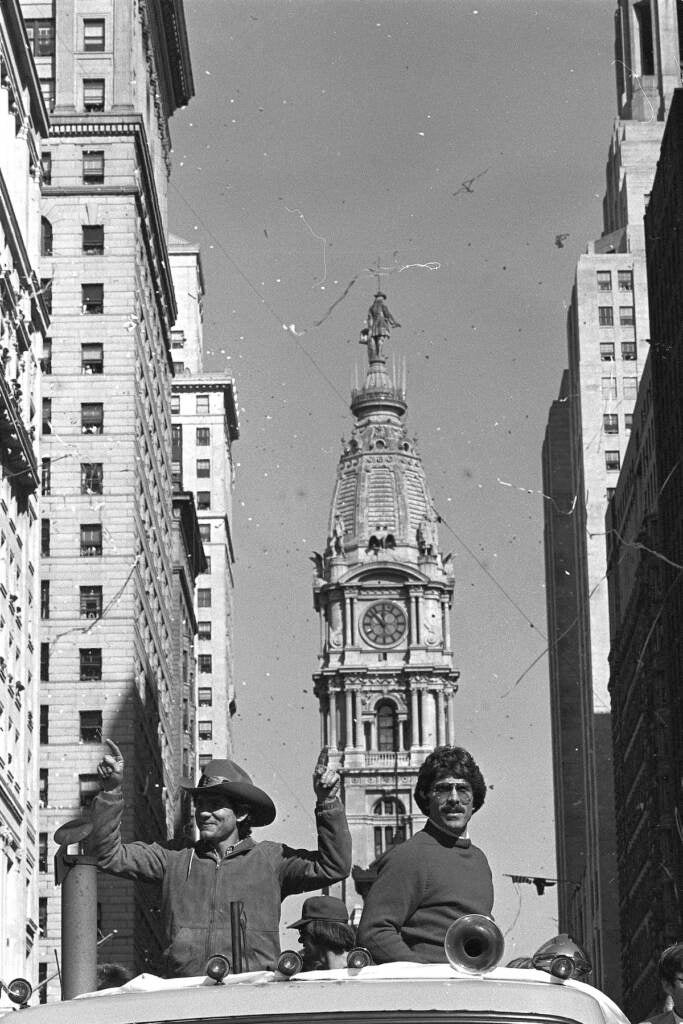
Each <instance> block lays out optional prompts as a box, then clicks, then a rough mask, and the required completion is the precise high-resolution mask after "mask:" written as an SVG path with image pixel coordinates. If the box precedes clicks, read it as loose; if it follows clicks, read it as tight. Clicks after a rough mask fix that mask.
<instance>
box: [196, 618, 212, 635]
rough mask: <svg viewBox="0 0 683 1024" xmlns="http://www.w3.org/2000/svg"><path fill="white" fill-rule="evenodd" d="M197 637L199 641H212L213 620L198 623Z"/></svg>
mask: <svg viewBox="0 0 683 1024" xmlns="http://www.w3.org/2000/svg"><path fill="white" fill-rule="evenodd" d="M197 637H198V639H199V640H210V639H211V620H210V619H209V620H206V619H205V620H203V621H202V622H198V623H197Z"/></svg>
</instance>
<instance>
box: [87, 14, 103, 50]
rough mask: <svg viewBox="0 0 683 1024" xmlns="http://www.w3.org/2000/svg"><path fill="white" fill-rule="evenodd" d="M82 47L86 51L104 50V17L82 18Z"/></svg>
mask: <svg viewBox="0 0 683 1024" xmlns="http://www.w3.org/2000/svg"><path fill="white" fill-rule="evenodd" d="M83 49H84V50H85V52H86V53H101V52H102V51H103V50H104V18H84V19H83Z"/></svg>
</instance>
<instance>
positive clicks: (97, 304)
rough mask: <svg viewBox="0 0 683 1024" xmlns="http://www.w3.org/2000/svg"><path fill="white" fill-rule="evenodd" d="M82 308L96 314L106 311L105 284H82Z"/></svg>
mask: <svg viewBox="0 0 683 1024" xmlns="http://www.w3.org/2000/svg"><path fill="white" fill-rule="evenodd" d="M81 310H82V312H83V313H89V314H90V315H96V314H99V313H104V285H103V284H82V285H81Z"/></svg>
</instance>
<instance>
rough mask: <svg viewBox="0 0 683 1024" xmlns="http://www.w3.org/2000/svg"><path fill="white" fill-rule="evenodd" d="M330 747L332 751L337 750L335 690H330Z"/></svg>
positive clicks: (328, 733)
mask: <svg viewBox="0 0 683 1024" xmlns="http://www.w3.org/2000/svg"><path fill="white" fill-rule="evenodd" d="M327 735H328V738H329V743H330V747H331V748H332V750H336V749H337V694H336V693H335V691H334V690H330V703H329V723H328V732H327Z"/></svg>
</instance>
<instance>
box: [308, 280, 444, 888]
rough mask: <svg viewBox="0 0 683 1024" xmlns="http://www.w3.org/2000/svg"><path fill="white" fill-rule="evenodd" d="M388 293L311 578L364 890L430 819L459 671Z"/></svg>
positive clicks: (320, 674)
mask: <svg viewBox="0 0 683 1024" xmlns="http://www.w3.org/2000/svg"><path fill="white" fill-rule="evenodd" d="M384 300H385V296H384V295H383V294H382V293H381V292H378V294H377V295H376V296H375V300H374V302H373V305H372V306H371V308H370V312H369V314H368V321H367V327H365V328H364V329H363V331H362V332H361V338H360V340H361V342H362V343H363V344H365V345H367V349H368V370H367V374H366V378H365V383H364V385H363V387H361V388H356V389H355V390H354V391H353V393H352V397H351V411H352V413H353V415H354V420H355V422H354V426H353V430H352V433H351V439H350V440H349V441H348V442H346V441H342V445H343V451H342V454H341V457H340V460H339V466H338V469H337V481H336V485H335V488H334V496H333V498H332V508H331V511H330V521H329V530H328V539H327V548H326V550H325V553H324V555H316V557H315V562H316V576H315V582H314V606H315V609H316V611H317V612H318V613H319V615H320V655H319V657H320V666H319V669H318V671H317V672H316V673H315V675H314V677H313V678H314V683H315V694H316V696H317V698H318V701H319V705H320V717H321V731H322V742H323V743H324V744H327V746H328V747H329V751H330V764H331V765H334V766H336V767H338V768H339V769H340V772H341V775H342V779H343V798H344V803H345V805H346V813H347V816H348V820H349V826H350V828H351V835H352V837H353V857H354V865H355V866H354V875H353V878H354V880H355V882H356V889H357V891H358V892H359V893H360V894H361V895H362V894H363V892H364V889H365V888H366V886H367V885H368V883H369V880H370V879H371V877H372V873H371V872H368V871H367V869H368V868H369V867H370V865H371V864H372V862H373V861H374V860H375V859H376V858H377V857H378V856H379V855H380V854H381V853H383V852H384V851H385V850H386V849H387V847H388V846H390V845H392V844H393V843H395V842H401V841H402V840H403V839H406V838H409V837H410V836H411V835H412V834H413V832H414V831H415V830H416V829H419V828H420V827H421V826H422V824H423V823H424V816H423V815H422V814H421V812H420V810H419V809H418V808H417V806H416V805H415V804H414V802H413V789H414V786H415V780H416V777H417V772H418V769H419V767H420V765H421V764H422V762H423V761H424V759H425V757H426V755H427V753H428V752H429V751H430V750H431V749H433V747H435V746H436V745H437V744H441V743H454V742H455V715H454V700H453V698H454V695H455V692H456V690H457V680H458V676H459V673H458V671H457V670H455V669H454V668H453V663H452V649H451V630H450V612H451V605H452V600H453V589H454V578H453V573H452V569H451V565H450V559H449V558H447V559H444V558H442V556H441V553H440V551H439V541H438V531H437V524H438V517H437V515H436V513H435V511H434V507H433V504H432V499H431V497H430V494H429V489H428V487H427V480H426V477H425V473H424V470H423V468H422V463H421V461H420V457H419V455H418V454H417V451H416V448H415V442H414V440H411V438H409V437H408V434H407V431H406V428H405V426H404V423H403V419H404V416H405V413H406V409H407V405H406V401H405V391H404V389H403V388H401V387H397V385H396V382H395V381H392V380H391V379H390V377H389V374H388V373H387V368H386V355H385V354H384V351H383V349H384V346H385V343H386V342H387V341H388V339H389V328H390V326H391V327H398V326H400V325H399V324H398V323H397V322H396V321H395V320H394V319H393V317H392V316H391V313H390V312H389V310H388V309H387V307H386V305H385V301H384ZM347 884H348V883H347ZM344 895H346V894H344ZM351 896H352V894H351V893H349V897H351ZM350 902H351V900H350ZM359 902H360V901H359Z"/></svg>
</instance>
